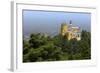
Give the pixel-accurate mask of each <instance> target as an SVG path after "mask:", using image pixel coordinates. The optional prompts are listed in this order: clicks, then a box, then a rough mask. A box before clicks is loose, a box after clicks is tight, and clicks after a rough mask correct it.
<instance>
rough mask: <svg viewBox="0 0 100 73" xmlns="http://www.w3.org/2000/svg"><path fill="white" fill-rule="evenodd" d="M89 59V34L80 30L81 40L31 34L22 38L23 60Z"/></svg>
mask: <svg viewBox="0 0 100 73" xmlns="http://www.w3.org/2000/svg"><path fill="white" fill-rule="evenodd" d="M84 59H91V34H90V32H87V31H84V30H83V31H82V33H81V40H80V41H77V40H76V39H71V40H68V39H66V38H64V37H62V36H61V35H56V36H53V37H51V36H45V34H41V33H38V34H31V35H30V38H29V39H28V40H23V62H37V61H38V62H39V61H60V60H84Z"/></svg>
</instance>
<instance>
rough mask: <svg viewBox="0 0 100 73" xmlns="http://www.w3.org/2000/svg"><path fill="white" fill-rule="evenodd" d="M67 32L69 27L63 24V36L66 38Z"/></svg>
mask: <svg viewBox="0 0 100 73" xmlns="http://www.w3.org/2000/svg"><path fill="white" fill-rule="evenodd" d="M67 31H68V26H67V25H66V24H65V23H63V24H61V35H62V36H65V35H66V33H67Z"/></svg>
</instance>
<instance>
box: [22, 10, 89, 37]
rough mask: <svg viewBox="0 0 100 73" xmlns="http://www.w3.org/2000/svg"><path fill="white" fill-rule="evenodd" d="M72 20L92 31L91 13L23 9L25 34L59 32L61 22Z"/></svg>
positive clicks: (83, 28) (74, 23) (75, 24)
mask: <svg viewBox="0 0 100 73" xmlns="http://www.w3.org/2000/svg"><path fill="white" fill-rule="evenodd" d="M70 20H71V21H72V24H73V26H78V27H80V28H81V29H82V30H86V31H91V14H90V13H76V12H50V11H32V10H23V34H24V36H29V35H30V34H31V33H40V32H42V33H47V34H50V35H52V34H54V33H55V34H58V33H59V30H60V26H61V23H65V22H66V23H68V24H69V22H70Z"/></svg>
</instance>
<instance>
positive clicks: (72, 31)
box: [61, 21, 81, 41]
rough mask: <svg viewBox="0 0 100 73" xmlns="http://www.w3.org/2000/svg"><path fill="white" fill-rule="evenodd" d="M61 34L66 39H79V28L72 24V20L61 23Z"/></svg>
mask: <svg viewBox="0 0 100 73" xmlns="http://www.w3.org/2000/svg"><path fill="white" fill-rule="evenodd" d="M61 35H62V36H64V37H65V38H67V39H68V40H71V39H74V38H75V39H76V40H78V41H79V40H81V30H80V28H79V27H76V26H72V22H71V21H70V23H69V24H66V23H63V24H61Z"/></svg>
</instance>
